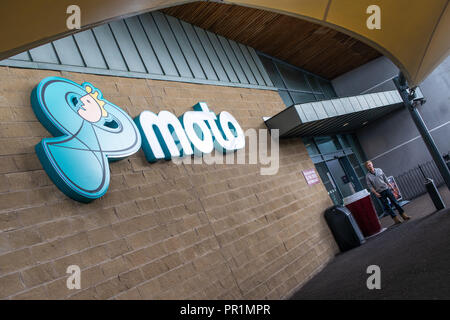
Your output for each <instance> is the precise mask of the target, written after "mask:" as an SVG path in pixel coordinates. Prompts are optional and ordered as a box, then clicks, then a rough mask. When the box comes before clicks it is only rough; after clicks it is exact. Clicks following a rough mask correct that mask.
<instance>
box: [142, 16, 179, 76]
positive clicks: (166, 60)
mask: <svg viewBox="0 0 450 320" xmlns="http://www.w3.org/2000/svg"><path fill="white" fill-rule="evenodd" d="M139 20H140V21H141V23H142V26H143V28H144V31H145V34H146V35H147V37H148V39H149V40H150V43H151V44H152V47H153V49H154V50H155V54H156V56H157V57H158V61H159V63H160V65H161V68H162V69H163V70H164V74H165V75H169V76H178V75H179V74H178V71H177V68H176V67H175V64H174V62H173V60H172V58H171V56H170V54H169V51H168V50H167V47H166V45H165V44H164V41H163V39H162V38H161V34H160V33H159V30H158V28H157V27H156V24H155V21H154V20H153V17H152V15H151V14H150V13H146V14H143V15H140V16H139Z"/></svg>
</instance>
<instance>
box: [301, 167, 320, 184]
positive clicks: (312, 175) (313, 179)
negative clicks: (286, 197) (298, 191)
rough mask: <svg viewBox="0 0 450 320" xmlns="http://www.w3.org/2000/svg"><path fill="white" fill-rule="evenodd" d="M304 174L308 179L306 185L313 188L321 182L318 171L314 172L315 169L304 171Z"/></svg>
mask: <svg viewBox="0 0 450 320" xmlns="http://www.w3.org/2000/svg"><path fill="white" fill-rule="evenodd" d="M302 173H303V176H304V177H305V179H306V183H307V184H308V185H309V186H312V185H314V184H317V183H319V182H320V180H319V177H318V176H317V173H316V170H314V169H308V170H303V171H302Z"/></svg>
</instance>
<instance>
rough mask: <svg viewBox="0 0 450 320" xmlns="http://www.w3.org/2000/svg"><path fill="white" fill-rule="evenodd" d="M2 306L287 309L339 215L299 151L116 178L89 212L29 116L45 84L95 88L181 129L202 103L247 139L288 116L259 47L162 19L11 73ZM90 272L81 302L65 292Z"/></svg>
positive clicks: (138, 166)
mask: <svg viewBox="0 0 450 320" xmlns="http://www.w3.org/2000/svg"><path fill="white" fill-rule="evenodd" d="M2 64H3V65H4V66H2V67H0V73H1V84H0V88H1V89H0V90H1V102H0V103H1V112H2V117H1V122H2V123H1V131H2V133H1V140H2V146H1V148H0V149H1V150H2V151H1V152H2V154H1V162H2V164H1V170H2V173H1V186H2V190H1V194H0V198H1V199H0V203H1V209H0V210H1V211H0V212H1V213H0V215H1V219H0V221H1V224H0V226H1V232H0V250H1V252H0V288H1V289H0V296H1V298H3V299H9V298H11V299H22V298H39V299H41V298H42V299H43V298H53V299H66V298H74V299H75V298H78V299H82V298H86V299H91V298H92V299H94V298H97V299H111V298H112V299H115V298H117V299H122V298H123V299H134V298H137V299H171V298H173V299H203V298H205V299H206V298H207V299H219V298H220V299H227V298H232V299H247V298H248V299H258V298H260V299H262V298H273V299H279V298H284V297H287V296H288V295H289V294H290V293H291V292H292V290H294V289H295V288H297V287H298V286H299V285H301V284H302V283H304V282H305V281H306V280H307V279H309V278H310V277H311V276H312V275H313V274H315V273H316V272H318V271H319V270H320V269H321V268H322V267H323V266H324V265H325V264H326V263H327V262H328V261H329V260H330V259H331V258H332V257H333V256H334V254H335V253H336V252H337V247H336V245H335V243H334V240H333V239H332V236H331V233H330V232H329V230H328V227H327V225H326V223H325V221H324V219H323V211H324V210H325V209H326V208H327V207H329V206H330V205H331V204H332V202H331V200H330V198H329V197H328V195H327V191H326V189H325V188H324V186H323V184H321V183H320V184H315V185H313V186H309V185H307V183H306V181H305V179H304V177H303V175H302V170H306V169H311V168H314V164H313V163H312V161H311V159H310V157H309V156H308V153H307V151H306V148H305V146H304V145H303V142H302V140H301V138H297V139H293V140H286V141H281V143H280V148H279V150H280V167H279V170H278V173H277V174H275V175H261V174H260V169H261V167H263V166H265V165H263V164H241V165H237V164H236V165H225V164H223V165H220V164H215V165H206V164H192V165H189V164H183V165H177V164H174V163H173V162H171V161H160V162H157V163H148V162H147V161H146V158H145V156H144V154H143V152H142V151H139V152H138V153H136V154H134V155H133V156H131V157H129V158H127V159H124V160H121V161H118V162H113V163H111V164H110V170H111V183H110V188H109V190H108V192H107V193H106V195H105V196H104V197H102V198H100V199H97V200H95V201H93V202H91V203H89V204H82V203H79V202H76V201H74V200H72V199H70V198H68V197H67V196H66V195H65V194H63V193H62V192H61V191H60V190H59V189H58V188H57V187H56V186H55V185H54V183H53V182H52V181H51V180H50V178H49V177H48V176H47V174H46V172H45V171H44V170H43V168H42V165H41V164H40V162H39V160H38V158H37V156H36V153H35V150H34V146H35V145H36V144H37V143H39V142H40V141H41V140H42V139H43V138H45V137H49V136H51V135H50V134H49V133H48V132H47V131H46V130H45V129H44V127H43V126H42V124H41V123H40V122H39V121H38V120H37V119H36V116H35V115H34V113H33V111H32V108H31V106H30V94H31V92H32V90H33V88H34V87H35V86H36V85H37V84H38V83H39V82H40V81H41V80H42V79H43V78H46V77H48V76H58V77H63V78H67V79H70V80H72V81H75V82H76V83H83V82H90V83H92V84H93V85H94V86H95V87H96V88H98V89H99V90H101V92H102V93H103V96H104V97H105V99H108V100H109V101H111V102H113V103H114V104H116V105H117V106H120V107H121V108H122V109H123V110H125V111H126V112H127V113H128V114H129V115H130V116H131V117H132V118H134V117H136V116H137V115H139V113H140V112H142V111H144V110H151V111H153V112H159V111H161V110H168V111H170V112H172V113H174V114H175V115H181V114H183V113H184V112H186V111H188V110H191V108H192V106H193V105H195V104H196V103H198V102H199V101H204V102H206V103H208V106H209V107H210V109H211V110H213V111H214V112H216V113H219V112H221V111H225V110H226V111H228V112H230V113H231V114H233V115H234V117H236V119H237V120H238V122H239V123H240V125H241V126H242V128H243V129H244V130H246V129H265V128H266V127H265V125H264V121H263V117H264V116H270V115H273V114H276V113H277V112H279V111H281V110H283V109H284V108H285V104H284V102H283V100H282V98H281V97H280V95H279V94H278V91H277V90H276V88H275V87H273V84H272V82H271V80H270V78H269V77H268V75H267V73H266V72H265V68H264V67H263V65H262V62H261V60H259V57H258V55H257V54H256V53H255V51H254V50H253V49H252V48H251V47H247V46H244V45H241V44H238V43H236V42H233V41H229V40H228V39H225V38H223V37H220V36H217V35H215V34H213V33H211V32H207V31H205V30H203V29H200V28H197V27H194V26H192V25H190V24H187V23H185V22H182V21H180V20H178V19H175V18H173V17H170V16H167V15H164V14H163V13H160V12H155V13H148V14H145V15H142V16H139V17H133V18H129V19H126V20H125V21H119V22H115V23H111V24H107V25H103V26H101V27H97V28H95V29H93V30H88V31H85V32H82V33H79V34H76V35H75V36H70V37H68V38H65V39H61V40H59V41H55V42H52V43H49V44H47V45H44V46H42V47H39V48H36V49H33V50H30V51H29V52H25V53H23V54H20V55H18V56H15V57H13V58H11V59H8V60H6V61H3V62H2ZM70 265H78V266H79V267H80V268H81V289H79V290H69V289H68V288H67V286H66V282H67V277H68V274H67V273H66V271H67V268H68V266H70Z"/></svg>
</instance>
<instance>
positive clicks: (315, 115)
mask: <svg viewBox="0 0 450 320" xmlns="http://www.w3.org/2000/svg"><path fill="white" fill-rule="evenodd" d="M416 93H417V98H422V97H423V95H422V93H421V92H420V90H417V92H416ZM400 107H403V100H402V98H401V97H400V94H399V93H398V91H396V90H393V91H384V92H377V93H371V94H364V95H359V96H354V97H346V98H338V99H332V100H324V101H318V102H310V103H302V104H297V105H293V106H291V107H289V108H287V109H285V110H283V111H281V112H280V113H278V114H277V115H275V116H273V117H271V118H269V119H267V120H266V121H265V123H266V125H267V127H268V128H269V129H279V130H280V137H281V138H291V137H300V136H302V137H312V136H324V135H331V134H336V133H343V132H351V131H355V130H357V129H359V128H362V127H363V126H365V125H367V124H368V123H371V122H373V121H375V120H377V119H379V118H381V117H383V116H384V115H387V114H388V113H391V112H392V111H394V110H396V109H398V108H400Z"/></svg>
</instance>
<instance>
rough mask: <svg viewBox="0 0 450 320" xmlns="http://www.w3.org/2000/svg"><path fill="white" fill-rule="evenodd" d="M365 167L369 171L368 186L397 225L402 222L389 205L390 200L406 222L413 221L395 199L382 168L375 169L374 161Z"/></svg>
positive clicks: (367, 175) (367, 163) (368, 162)
mask: <svg viewBox="0 0 450 320" xmlns="http://www.w3.org/2000/svg"><path fill="white" fill-rule="evenodd" d="M365 165H366V168H367V170H368V171H369V172H367V174H366V182H367V186H368V187H369V188H370V191H372V192H373V193H374V194H375V196H376V197H377V198H378V199H380V201H381V202H382V203H383V206H384V208H385V210H386V211H387V212H388V213H389V215H390V216H391V217H392V219H393V220H394V222H395V224H399V223H402V222H401V221H400V219H399V218H398V217H397V215H396V214H395V212H394V210H392V208H391V206H390V205H389V203H388V200H387V199H388V198H389V200H390V201H391V204H393V205H394V206H395V207H396V208H397V210H398V212H399V213H400V216H401V217H402V218H403V220H405V221H406V220H409V219H411V218H410V217H409V216H407V215H406V214H405V210H403V208H402V207H401V206H400V204H399V203H398V202H397V199H395V197H394V195H393V194H392V191H391V186H390V184H389V181H388V179H387V177H386V175H385V174H384V172H383V170H381V169H380V168H374V167H373V163H372V161H367V162H366V163H365Z"/></svg>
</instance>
